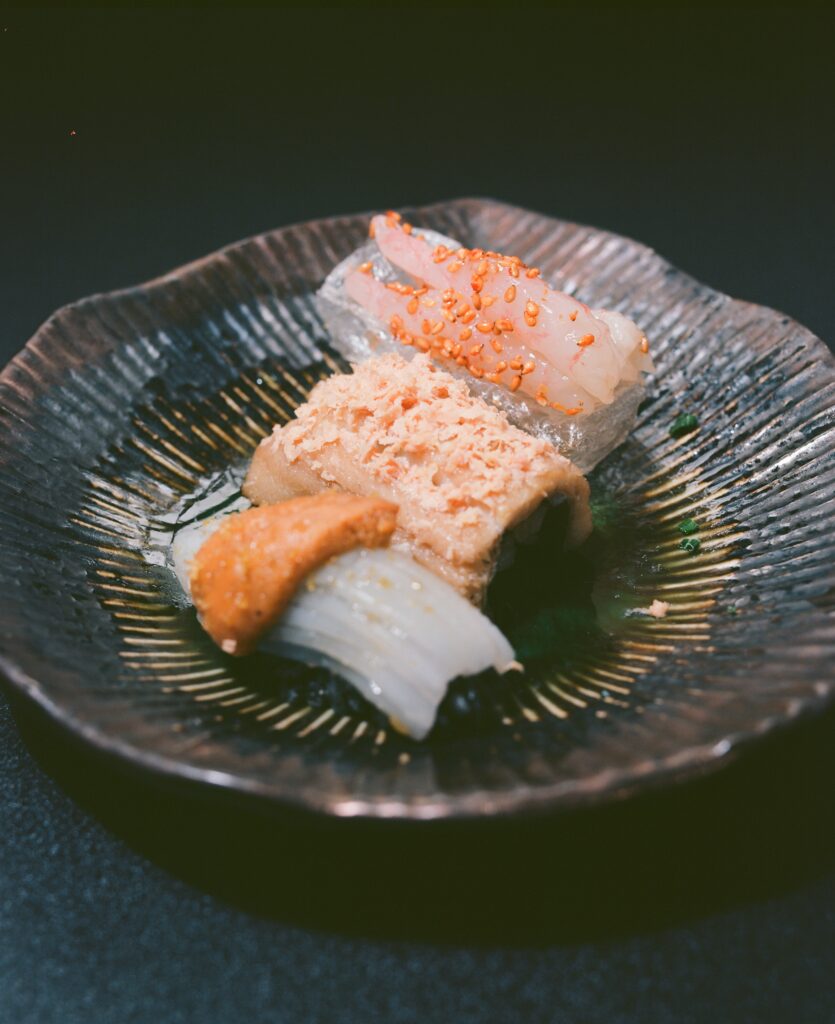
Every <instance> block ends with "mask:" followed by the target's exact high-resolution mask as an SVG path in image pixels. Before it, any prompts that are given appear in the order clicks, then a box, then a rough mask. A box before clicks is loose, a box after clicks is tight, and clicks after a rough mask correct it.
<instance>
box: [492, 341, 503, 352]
mask: <svg viewBox="0 0 835 1024" xmlns="http://www.w3.org/2000/svg"><path fill="white" fill-rule="evenodd" d="M490 345H491V347H492V349H493V351H494V352H495V353H496V355H501V353H502V352H504V345H502V343H501V342H500V341H499V339H498V338H493V339H492V340H491V342H490Z"/></svg>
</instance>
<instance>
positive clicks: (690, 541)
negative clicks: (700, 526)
mask: <svg viewBox="0 0 835 1024" xmlns="http://www.w3.org/2000/svg"><path fill="white" fill-rule="evenodd" d="M701 546H702V542H701V541H700V540H699V538H698V537H685V538H684V540H683V541H681V543H680V544H679V547H680V548H681V549H682V551H686V552H687V553H688V554H689V555H695V554H696V552H697V551H698V550H699V548H700V547H701Z"/></svg>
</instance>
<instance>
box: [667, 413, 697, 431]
mask: <svg viewBox="0 0 835 1024" xmlns="http://www.w3.org/2000/svg"><path fill="white" fill-rule="evenodd" d="M698 429H699V421H698V419H697V418H696V417H695V416H694V415H693V413H692V412H683V413H681V415H679V416H676V418H675V421H674V422H673V425H672V426H671V427H670V437H684V435H685V434H689V433H691V432H692V431H694V430H698Z"/></svg>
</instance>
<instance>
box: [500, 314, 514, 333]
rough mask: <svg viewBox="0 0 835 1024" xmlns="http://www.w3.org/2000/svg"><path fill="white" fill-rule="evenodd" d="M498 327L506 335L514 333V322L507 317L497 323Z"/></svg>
mask: <svg viewBox="0 0 835 1024" xmlns="http://www.w3.org/2000/svg"><path fill="white" fill-rule="evenodd" d="M496 326H497V327H498V328H499V330H500V331H504V333H505V334H511V333H512V332H513V321H512V320H509V319H508V318H507V317H502V319H501V320H497V321H496Z"/></svg>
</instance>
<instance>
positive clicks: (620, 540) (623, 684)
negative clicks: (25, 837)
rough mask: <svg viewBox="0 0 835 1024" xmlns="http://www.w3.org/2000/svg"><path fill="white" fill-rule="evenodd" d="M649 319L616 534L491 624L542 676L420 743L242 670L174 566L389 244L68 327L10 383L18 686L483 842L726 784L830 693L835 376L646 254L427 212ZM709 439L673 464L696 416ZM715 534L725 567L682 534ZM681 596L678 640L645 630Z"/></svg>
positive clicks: (263, 674)
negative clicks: (489, 825)
mask: <svg viewBox="0 0 835 1024" xmlns="http://www.w3.org/2000/svg"><path fill="white" fill-rule="evenodd" d="M404 213H405V214H406V215H407V216H408V219H409V220H411V221H413V222H414V223H415V224H418V225H423V226H431V227H433V228H436V229H438V230H440V231H442V232H445V233H446V234H449V235H452V236H453V237H457V238H458V239H460V240H461V241H462V242H463V243H464V244H466V245H468V246H480V247H483V248H492V249H501V250H504V251H506V252H512V253H518V254H519V255H520V256H521V257H522V258H523V259H524V260H525V261H526V262H528V263H531V264H535V265H537V266H539V267H541V268H542V271H543V276H544V277H545V278H546V279H548V280H549V281H551V282H552V283H553V284H554V285H555V286H556V287H559V288H561V289H563V290H565V291H567V292H570V293H573V294H576V295H577V296H578V297H580V298H582V299H583V300H585V301H586V302H588V303H589V304H591V305H592V306H606V307H609V308H612V309H617V310H621V311H623V312H624V313H626V314H627V315H628V316H630V317H632V318H633V319H635V320H636V321H637V322H638V323H639V324H640V325H641V327H642V328H643V329H644V330H645V332H646V333H647V335H648V336H649V337H650V339H651V342H652V351H653V354H654V356H655V359H656V361H657V364H658V372H657V375H656V376H655V377H654V379H653V381H652V383H651V385H650V389H649V397H648V399H647V401H646V402H645V403H644V405H643V406H642V408H641V412H640V419H639V423H638V426H637V427H636V429H635V431H634V432H633V434H632V436H631V438H630V439H629V440H628V441H627V442H626V443H625V444H624V445H623V446H622V447H621V448H620V449H618V450H617V451H616V452H614V453H613V455H611V456H610V457H609V458H608V459H607V460H606V461H605V462H604V463H603V464H602V465H600V466H599V467H598V469H597V470H596V471H595V472H594V474H593V475H592V478H591V482H592V487H593V499H594V512H595V523H596V529H595V533H594V535H593V538H592V540H591V541H590V542H589V543H588V544H587V545H586V547H585V548H584V549H583V550H582V551H581V552H580V553H578V554H577V555H574V556H572V557H571V558H569V559H561V558H560V557H559V555H558V554H557V553H556V551H555V550H552V547H551V546H549V540H548V537H547V536H546V537H543V538H542V540H541V542H540V544H539V546H538V547H537V548H533V549H529V550H528V551H526V552H525V551H523V552H522V553H521V556H520V560H519V562H518V563H517V565H516V567H515V569H511V570H509V574H508V575H507V576H501V575H500V577H497V582H496V583H495V584H494V587H493V590H492V591H491V609H492V612H493V614H494V615H495V616H496V618H497V619H498V620H499V621H500V622H501V624H502V626H503V627H504V628H505V630H506V632H508V634H509V636H510V637H511V639H512V640H513V642H514V644H515V645H516V647H517V650H519V652H520V653H521V655H522V656H523V659H524V660H525V662H526V666H527V671H526V672H525V674H524V675H518V676H516V677H515V678H513V679H509V678H503V679H501V680H499V679H498V678H495V677H491V676H489V675H485V676H483V677H480V678H479V679H477V680H475V681H458V682H456V683H455V684H454V685H453V686H452V687H451V690H450V693H449V695H448V697H447V699H446V701H445V703H444V705H443V706H442V708H441V714H440V717H439V722H438V725H437V727H436V728H435V730H434V732H433V733H432V734H431V736H430V738H429V740H428V741H427V742H425V743H422V744H418V743H414V742H411V741H409V740H408V739H405V738H404V737H402V736H400V735H399V734H397V733H395V732H392V731H391V729H389V728H387V726H386V723H385V721H384V720H383V719H382V718H381V717H380V716H379V715H378V714H377V713H376V712H375V711H374V710H373V709H372V708H370V707H369V706H368V705H366V704H365V703H364V702H363V701H361V700H360V699H359V698H358V697H357V696H355V694H354V691H353V690H352V689H351V688H350V687H348V686H347V684H345V683H343V682H342V681H341V680H340V679H338V678H335V677H332V676H330V675H328V674H327V673H325V672H324V671H322V670H313V669H309V668H307V667H305V666H303V665H300V664H296V663H293V662H289V661H281V660H276V659H269V658H259V657H255V658H251V659H241V660H236V659H231V658H226V657H224V656H223V655H221V654H220V653H219V652H218V651H217V650H216V649H215V648H214V647H213V645H212V644H211V643H210V642H208V641H207V640H206V638H205V636H204V635H203V634H202V632H201V630H200V629H199V627H198V626H197V624H196V621H195V618H194V615H193V613H192V612H188V611H182V610H179V609H178V608H177V607H175V605H174V604H173V602H172V600H171V599H170V588H169V581H168V578H167V575H166V571H165V570H164V569H163V568H161V567H160V566H158V565H155V564H153V560H149V558H148V557H147V551H148V545H149V536H153V537H159V536H160V531H162V534H164V532H165V530H167V529H170V524H171V523H172V521H173V520H174V519H176V517H177V516H178V515H181V514H182V513H183V510H184V509H187V508H188V506H189V505H190V504H191V503H192V502H193V501H194V500H195V498H196V497H199V496H201V495H205V494H206V493H208V492H209V491H211V489H212V488H213V487H214V486H216V485H217V484H218V482H219V481H221V480H222V479H224V474H227V473H229V474H231V478H232V479H234V478H235V475H236V474H238V473H240V471H241V469H242V467H244V466H245V465H246V462H247V460H248V458H249V456H250V455H251V453H252V451H253V449H254V448H255V446H256V444H257V443H258V441H259V439H260V438H261V437H263V436H264V435H265V434H267V433H268V432H269V431H270V430H271V428H272V426H273V425H274V424H275V423H277V422H283V421H285V420H287V419H288V418H290V417H291V416H292V415H293V411H294V409H295V408H296V407H297V406H298V405H299V404H300V403H301V402H302V401H304V398H305V396H306V395H307V393H308V392H309V390H310V388H311V387H312V386H313V384H314V383H315V382H316V381H317V380H319V379H320V378H321V377H322V376H324V375H326V374H329V373H331V372H333V371H334V370H336V369H338V368H340V367H341V366H342V365H343V364H342V363H341V362H340V361H339V359H338V358H337V357H336V356H335V354H334V353H333V352H332V350H331V349H330V348H329V346H328V339H327V336H326V333H325V331H324V329H323V327H322V323H321V321H320V319H319V317H318V315H317V313H316V309H315V306H314V303H313V299H312V297H313V293H314V292H315V290H316V288H317V287H318V285H319V284H320V283H321V281H322V280H323V278H324V277H325V275H326V274H327V272H328V271H329V270H330V269H331V267H332V266H333V265H334V264H335V263H336V262H337V261H338V260H340V259H342V257H344V256H345V255H346V254H347V253H348V252H350V251H351V250H352V249H353V248H354V247H355V246H356V245H357V244H358V243H360V242H361V241H362V239H363V238H364V237H365V234H366V230H367V225H368V217H367V216H350V217H341V218H335V219H331V220H324V221H317V222H314V223H310V224H303V225H300V226H296V227H291V228H286V229H282V230H278V231H273V232H269V233H267V234H264V235H261V236H259V237H257V238H253V239H250V240H248V241H245V242H241V243H238V244H236V245H233V246H230V247H229V248H226V249H224V250H222V251H220V252H218V253H216V254H214V255H212V256H209V257H207V258H206V259H203V260H201V261H199V262H197V263H194V264H191V265H190V266H187V267H184V268H182V269H180V270H177V271H175V272H174V273H172V274H169V275H167V276H166V277H163V278H161V279H159V280H157V281H153V282H151V283H150V284H147V285H144V286H142V287H138V288H132V289H128V290H126V291H122V292H117V293H113V294H110V295H101V296H94V297H93V298H90V299H86V300H83V301H81V302H78V303H75V304H73V305H71V306H68V307H66V308H64V309H62V310H60V311H59V312H58V313H56V314H55V315H54V316H53V317H52V318H51V319H50V320H49V321H48V322H47V323H46V324H45V325H44V326H43V327H42V328H41V330H40V331H39V332H38V333H37V334H36V335H35V337H34V338H33V339H32V340H31V341H30V342H29V344H28V345H27V346H26V348H25V349H24V350H23V351H22V352H21V354H20V355H19V356H18V357H17V358H16V359H15V360H14V361H13V362H12V363H11V364H10V365H9V366H8V367H7V368H6V370H5V372H4V373H3V375H2V379H0V422H1V423H2V428H0V515H2V523H3V529H2V535H0V572H2V576H3V580H4V589H3V595H2V599H0V644H1V645H2V667H3V669H4V671H5V673H6V676H7V678H8V680H9V681H10V683H11V685H12V687H14V688H15V689H16V690H18V691H20V693H22V694H23V695H24V696H25V697H27V698H29V699H31V700H32V701H35V702H36V703H37V704H39V705H40V706H41V707H42V708H44V709H46V711H47V712H48V713H49V714H50V715H51V716H53V717H54V718H55V719H56V720H57V721H58V722H60V723H61V724H62V725H64V726H65V727H66V728H67V729H69V730H72V731H73V732H74V733H76V734H77V735H78V736H79V737H81V738H83V740H84V741H85V742H87V743H89V744H91V745H93V746H94V747H96V748H97V749H98V750H100V751H102V752H106V753H108V754H110V755H113V756H115V757H118V758H122V759H127V760H128V761H130V762H131V763H133V764H134V765H137V766H141V767H142V768H144V769H148V770H151V771H153V772H155V773H158V774H162V775H164V776H176V777H179V778H181V779H190V780H195V781H197V782H200V783H203V784H205V785H207V786H214V787H225V788H228V789H231V790H237V791H241V792H248V793H251V794H254V795H257V796H259V797H261V798H263V799H264V800H267V801H273V802H278V803H279V804H282V805H286V804H294V805H297V806H303V807H305V808H308V809H313V810H317V811H322V812H326V813H329V814H334V815H368V816H389V817H402V818H433V817H444V816H484V815H490V814H495V813H502V812H510V811H520V810H533V809H553V808H557V807H561V806H567V805H569V804H577V803H580V802H590V801H600V800H606V799H610V798H612V797H613V796H616V795H617V796H622V795H624V794H625V793H628V792H630V791H632V790H634V789H636V788H639V787H643V786H646V785H650V784H653V783H655V784H657V783H659V782H663V781H667V780H671V779H674V778H678V777H682V776H684V775H687V774H690V773H693V772H697V771H702V770H706V769H708V768H711V767H714V766H716V765H718V764H721V763H723V762H724V761H725V760H727V759H728V758H729V757H730V756H731V755H733V754H734V753H735V752H736V751H737V750H738V749H739V748H740V747H741V746H742V745H743V744H744V742H745V741H749V740H751V739H753V738H754V737H757V736H760V735H763V734H764V733H766V732H768V731H769V730H770V729H772V728H774V727H776V726H778V725H781V724H783V723H786V722H788V721H790V720H791V719H792V718H794V717H796V716H798V715H799V714H801V713H802V712H805V711H810V710H812V709H815V708H820V707H821V706H822V705H823V704H824V702H825V701H826V700H827V699H828V698H829V697H830V696H831V693H832V688H833V672H832V665H833V659H835V619H834V618H833V608H835V588H834V587H833V581H834V580H835V575H833V566H835V531H833V529H832V525H831V523H832V514H833V509H835V454H834V453H835V412H833V410H834V409H835V367H834V366H833V360H832V357H831V356H830V355H829V354H828V352H827V350H826V348H825V347H824V345H823V344H822V343H821V342H820V341H819V340H817V339H816V338H814V337H813V336H812V335H811V334H810V333H809V332H808V331H806V330H805V329H804V328H803V327H801V326H799V325H798V324H796V323H794V322H793V321H791V320H789V319H788V318H787V317H785V316H782V315H781V314H779V313H775V312H773V311H772V310H768V309H763V308H761V307H758V306H753V305H750V304H748V303H742V302H737V301H734V300H732V299H730V298H728V297H727V296H724V295H721V294H718V293H717V292H715V291H712V290H711V289H710V288H707V287H705V286H704V285H701V284H699V283H697V282H696V281H694V280H692V279H691V278H689V277H688V276H687V275H686V274H683V273H681V272H679V271H678V270H675V269H674V268H673V267H671V266H669V264H667V263H666V262H665V261H664V260H663V259H662V258H661V257H659V256H658V255H656V254H655V253H654V252H652V251H651V250H649V249H647V248H645V247H644V246H642V245H639V244H637V243H636V242H633V241H630V240H628V239H625V238H620V237H618V236H615V235H612V234H608V233H606V232H604V231H599V230H596V229H593V228H587V227H581V226H578V225H576V224H569V223H565V222H562V221H558V220H553V219H550V218H547V217H543V216H539V215H537V214H534V213H530V212H527V211H524V210H520V209H516V208H513V207H509V206H506V205H503V204H501V203H496V202H489V201H481V200H461V201H456V202H449V203H442V204H439V205H437V206H432V207H427V208H424V209H419V210H408V211H404ZM683 412H686V413H693V414H694V415H695V416H696V417H697V418H698V423H699V428H698V430H696V431H694V432H691V433H689V434H686V435H684V436H682V437H678V438H675V437H672V436H671V434H670V426H671V424H672V423H673V421H674V420H675V419H676V417H677V416H678V415H679V414H680V413H683ZM685 518H693V519H695V520H697V521H698V523H699V524H700V530H699V533H698V535H697V536H698V538H699V540H700V543H701V547H700V550H699V551H698V552H697V553H696V554H691V553H688V552H687V551H684V550H682V549H681V547H680V542H681V540H682V534H681V533H680V532H679V531H678V525H679V523H680V522H681V521H682V520H683V519H685ZM654 599H659V600H663V601H665V602H668V603H669V606H670V609H669V612H668V614H667V616H666V617H665V618H662V619H653V618H648V617H646V616H643V615H640V614H635V612H636V610H637V609H640V608H643V607H646V606H648V605H649V604H650V603H651V602H652V601H653V600H654Z"/></svg>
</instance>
